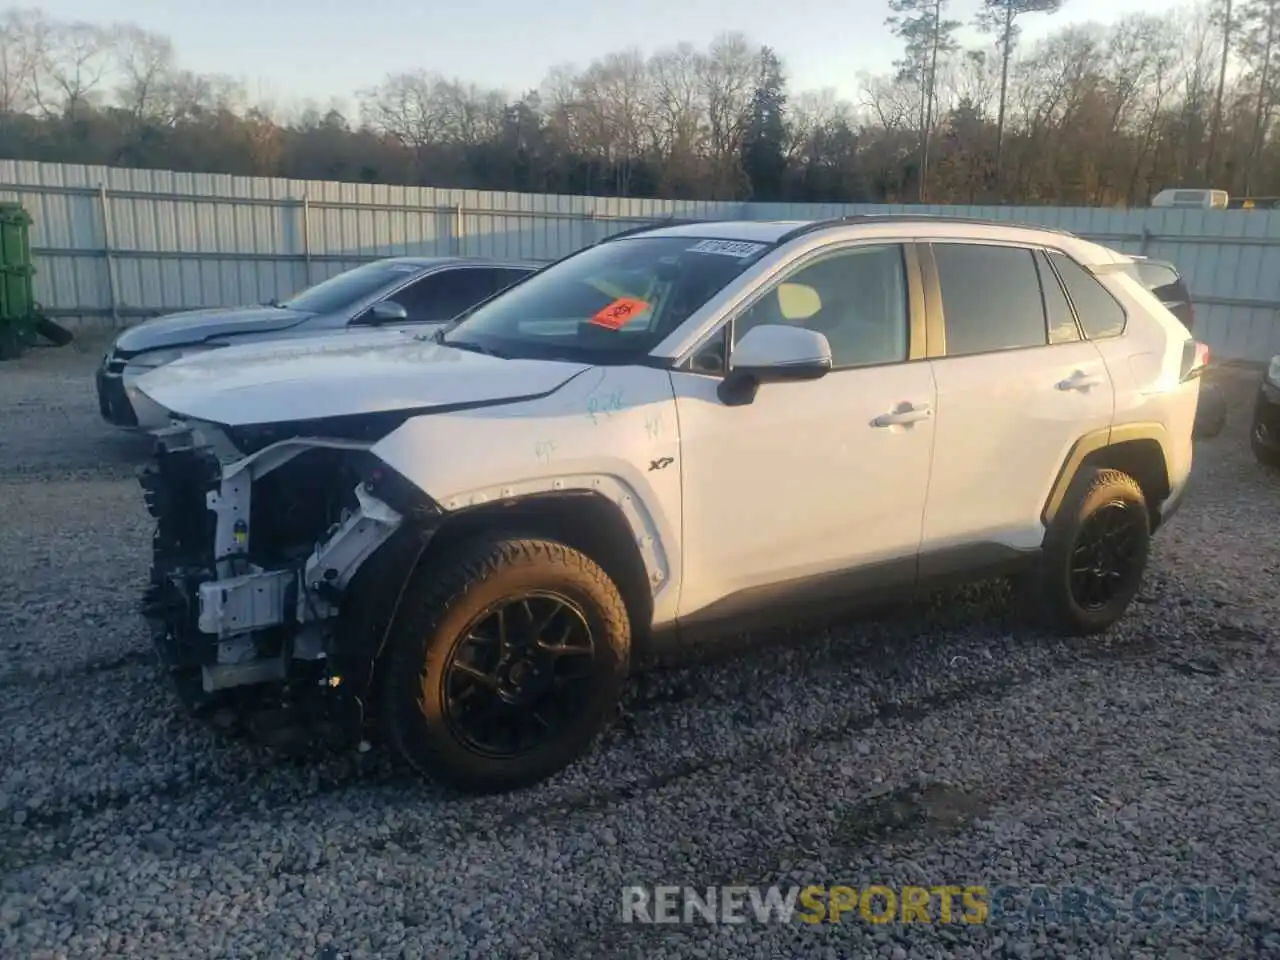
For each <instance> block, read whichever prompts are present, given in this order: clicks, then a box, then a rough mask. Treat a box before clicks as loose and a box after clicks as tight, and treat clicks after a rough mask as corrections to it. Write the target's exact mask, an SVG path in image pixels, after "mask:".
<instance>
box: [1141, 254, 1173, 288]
mask: <svg viewBox="0 0 1280 960" xmlns="http://www.w3.org/2000/svg"><path fill="white" fill-rule="evenodd" d="M1137 266H1138V277H1139V279H1141V280H1142V282H1143V283H1144V284H1145V285H1146V287H1147V289H1148V290H1155V289H1157V288H1158V287H1167V286H1170V285H1171V284H1174V283H1177V282H1178V275H1177V274H1176V273H1174V272H1173V271H1172V270H1170V269H1169V268H1168V267H1166V266H1165V265H1164V264H1163V263H1152V262H1151V261H1149V260H1145V261H1144V260H1139V261H1138V264H1137Z"/></svg>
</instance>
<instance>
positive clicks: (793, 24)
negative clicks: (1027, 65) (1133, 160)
mask: <svg viewBox="0 0 1280 960" xmlns="http://www.w3.org/2000/svg"><path fill="white" fill-rule="evenodd" d="M28 3H29V4H30V5H31V6H37V5H38V6H39V7H40V8H41V9H43V10H44V11H45V13H46V14H48V15H49V16H51V17H56V18H59V19H84V20H92V21H96V22H103V21H132V22H134V23H136V24H138V25H139V26H141V27H144V28H146V29H149V30H154V31H156V32H159V33H164V34H167V35H168V36H169V37H170V38H171V39H172V40H173V41H174V44H175V46H176V50H177V54H178V57H179V59H180V61H181V62H182V64H183V66H185V67H187V68H189V69H193V70H197V71H202V72H214V73H226V74H231V75H233V76H236V77H238V78H240V79H242V80H244V81H245V82H246V84H247V85H248V88H249V91H250V93H251V94H254V95H257V96H259V97H265V98H269V99H271V100H275V101H277V102H279V103H281V104H286V103H297V102H299V101H300V100H306V99H311V100H315V101H318V102H320V103H321V104H324V103H326V102H327V101H329V100H330V99H331V98H334V97H340V98H344V99H345V100H346V101H347V103H348V104H349V105H352V106H354V98H353V93H354V91H357V90H359V89H362V88H366V87H369V86H371V85H373V84H375V83H377V82H378V81H379V80H381V79H382V78H383V77H384V76H386V74H388V73H390V72H395V71H400V70H416V69H419V68H423V69H428V70H433V71H437V72H439V73H442V74H444V75H446V76H450V77H454V76H456V77H461V78H463V79H465V80H468V81H472V82H475V83H477V84H480V85H483V86H487V87H496V88H499V89H504V90H507V91H508V92H512V93H515V92H519V91H520V90H522V89H527V88H530V87H534V86H536V85H537V84H538V83H539V82H540V81H541V80H542V78H543V77H544V76H545V74H546V72H547V70H548V69H549V68H550V67H552V66H554V65H556V64H561V63H575V64H580V65H581V64H586V63H588V62H589V61H590V60H592V59H593V58H594V57H597V56H600V55H601V54H604V53H608V52H610V51H614V50H619V49H624V48H627V47H631V46H637V47H639V48H641V49H642V50H644V51H645V52H646V53H649V52H652V51H653V50H655V49H657V48H660V47H664V46H669V45H672V44H674V43H677V42H679V41H682V40H687V41H689V42H691V43H694V44H696V45H698V46H705V45H706V44H707V43H708V42H709V41H710V40H711V39H712V38H713V37H714V36H715V35H716V34H717V33H720V32H723V31H726V30H741V31H743V32H745V33H747V34H748V35H749V36H750V37H751V38H752V39H753V40H756V41H758V42H760V43H768V44H770V45H772V46H773V47H775V48H776V49H777V50H778V51H779V53H780V54H781V55H782V57H783V58H784V60H785V62H786V64H787V67H788V70H789V74H790V78H791V81H792V85H793V87H792V88H793V89H812V88H818V87H828V86H829V87H834V88H836V89H837V90H838V91H839V92H840V93H841V94H842V95H845V96H852V95H853V94H854V93H855V92H856V89H857V75H858V73H859V72H861V71H864V70H866V71H870V72H879V71H883V70H887V69H888V68H889V65H890V63H891V62H892V60H893V59H894V58H895V56H896V54H897V48H898V44H897V43H896V41H895V40H894V38H893V37H891V36H890V35H889V32H888V30H887V29H886V28H885V26H884V19H885V16H886V15H887V13H888V9H887V7H888V4H887V2H884V0H631V2H623V0H534V2H522V0H458V2H457V3H449V2H444V0H435V2H431V0H426V2H424V0H416V2H415V0H124V2H122V3H116V4H111V3H105V2H103V0H42V2H39V3H35V2H32V0H28ZM22 5H24V6H25V5H27V4H22ZM977 6H978V0H953V2H952V3H951V8H952V14H951V15H952V16H954V17H955V18H956V19H960V20H963V21H970V20H971V19H972V14H973V11H975V10H976V9H977ZM1186 7H1187V5H1186V4H1185V3H1181V2H1177V0H1066V3H1065V6H1064V8H1063V11H1062V12H1061V13H1060V14H1058V15H1057V16H1056V17H1053V18H1049V17H1044V16H1034V17H1028V18H1027V20H1026V21H1025V23H1026V26H1025V34H1024V35H1025V36H1026V37H1027V38H1028V39H1034V38H1035V37H1036V36H1039V35H1042V34H1043V33H1045V32H1047V31H1048V30H1050V29H1052V28H1053V27H1054V26H1056V25H1060V24H1065V23H1068V22H1073V21H1085V20H1096V21H1099V22H1102V23H1109V22H1113V21H1115V20H1116V19H1118V18H1120V17H1122V16H1124V15H1125V14H1129V13H1135V12H1139V11H1143V10H1145V11H1149V12H1151V13H1160V12H1162V11H1167V10H1172V9H1176V8H1182V9H1186Z"/></svg>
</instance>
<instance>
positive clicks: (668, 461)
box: [649, 457, 675, 473]
mask: <svg viewBox="0 0 1280 960" xmlns="http://www.w3.org/2000/svg"><path fill="white" fill-rule="evenodd" d="M673 463H675V460H673V459H672V458H671V457H659V458H658V459H657V460H650V461H649V472H650V473H652V472H653V471H654V470H661V469H663V468H664V467H669V466H671V465H672V464H673Z"/></svg>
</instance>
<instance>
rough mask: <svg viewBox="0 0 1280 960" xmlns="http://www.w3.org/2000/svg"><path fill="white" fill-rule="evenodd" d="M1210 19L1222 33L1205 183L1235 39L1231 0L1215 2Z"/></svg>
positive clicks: (1210, 172)
mask: <svg viewBox="0 0 1280 960" xmlns="http://www.w3.org/2000/svg"><path fill="white" fill-rule="evenodd" d="M1210 18H1211V19H1210V22H1211V23H1216V24H1217V26H1218V28H1219V30H1220V31H1221V32H1222V53H1221V55H1220V59H1219V61H1218V86H1217V89H1216V91H1215V92H1214V95H1213V114H1212V116H1211V119H1210V121H1209V148H1208V151H1207V152H1206V154H1205V159H1204V175H1205V180H1206V182H1207V181H1208V180H1209V178H1211V177H1212V176H1213V161H1214V160H1215V159H1216V155H1217V152H1218V136H1219V135H1220V133H1221V131H1222V94H1223V92H1224V90H1225V89H1226V86H1227V64H1228V63H1229V62H1230V60H1231V47H1232V41H1233V40H1234V39H1235V37H1234V30H1235V26H1236V23H1235V19H1234V18H1233V17H1232V4H1231V0H1217V2H1216V3H1215V5H1214V6H1213V8H1212V10H1211V12H1210Z"/></svg>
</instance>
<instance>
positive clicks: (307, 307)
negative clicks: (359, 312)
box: [280, 260, 423, 313]
mask: <svg viewBox="0 0 1280 960" xmlns="http://www.w3.org/2000/svg"><path fill="white" fill-rule="evenodd" d="M422 269H423V268H422V266H421V265H420V264H416V263H406V262H404V261H397V260H377V261H375V262H373V263H366V264H364V265H363V266H359V267H356V268H355V269H353V270H344V271H343V272H342V273H339V274H336V275H334V276H332V277H330V278H329V279H328V280H322V281H320V282H319V283H317V284H316V285H315V286H313V287H308V288H307V289H306V290H303V291H302V292H301V293H295V294H294V295H293V296H292V297H290V298H289V299H288V300H286V301H284V302H283V303H282V304H280V306H282V307H288V308H289V309H290V310H300V311H302V312H303V313H334V312H336V311H339V310H345V309H347V308H348V307H353V306H355V305H356V304H357V303H358V302H359V301H361V300H363V299H364V298H365V297H368V296H370V295H372V294H374V293H377V292H378V291H379V290H381V289H382V288H383V287H389V286H393V285H395V284H397V283H403V282H404V281H405V280H408V279H409V278H410V277H411V276H413V275H414V274H418V273H421V272H422Z"/></svg>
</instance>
